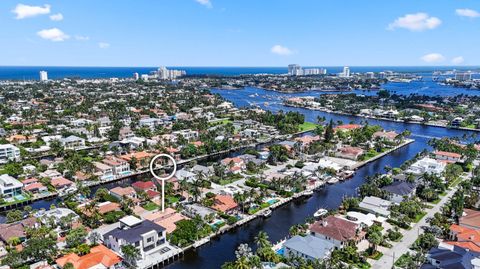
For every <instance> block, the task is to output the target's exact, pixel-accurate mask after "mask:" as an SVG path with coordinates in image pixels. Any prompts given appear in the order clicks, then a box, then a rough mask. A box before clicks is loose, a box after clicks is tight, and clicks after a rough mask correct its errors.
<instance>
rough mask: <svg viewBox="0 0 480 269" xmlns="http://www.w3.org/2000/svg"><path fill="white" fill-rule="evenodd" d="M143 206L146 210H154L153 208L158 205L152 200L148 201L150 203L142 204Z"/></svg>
mask: <svg viewBox="0 0 480 269" xmlns="http://www.w3.org/2000/svg"><path fill="white" fill-rule="evenodd" d="M143 208H145V209H146V210H148V211H153V210H155V209H157V208H158V205H156V204H155V203H153V202H150V203H148V204H146V205H144V206H143Z"/></svg>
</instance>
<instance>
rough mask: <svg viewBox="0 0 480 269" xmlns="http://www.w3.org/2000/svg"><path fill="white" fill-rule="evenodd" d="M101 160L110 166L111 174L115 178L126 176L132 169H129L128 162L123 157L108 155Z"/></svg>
mask: <svg viewBox="0 0 480 269" xmlns="http://www.w3.org/2000/svg"><path fill="white" fill-rule="evenodd" d="M102 162H103V163H104V164H106V165H108V166H110V167H112V170H113V175H114V176H115V178H119V177H122V176H127V175H130V174H131V173H132V171H130V164H129V163H128V162H127V161H125V160H124V159H120V158H117V157H114V156H108V157H106V158H105V159H103V160H102Z"/></svg>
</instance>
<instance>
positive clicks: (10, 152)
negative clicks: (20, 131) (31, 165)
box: [0, 144, 21, 163]
mask: <svg viewBox="0 0 480 269" xmlns="http://www.w3.org/2000/svg"><path fill="white" fill-rule="evenodd" d="M20 159H21V158H20V149H19V148H17V147H16V146H14V145H12V144H5V145H0V163H7V162H8V161H20Z"/></svg>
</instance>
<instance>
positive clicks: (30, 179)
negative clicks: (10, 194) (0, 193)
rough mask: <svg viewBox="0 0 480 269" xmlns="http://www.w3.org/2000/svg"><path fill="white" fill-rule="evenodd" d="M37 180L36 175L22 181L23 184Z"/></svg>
mask: <svg viewBox="0 0 480 269" xmlns="http://www.w3.org/2000/svg"><path fill="white" fill-rule="evenodd" d="M35 182H38V179H37V178H36V177H31V178H27V179H24V180H23V181H22V183H23V185H28V184H31V183H35Z"/></svg>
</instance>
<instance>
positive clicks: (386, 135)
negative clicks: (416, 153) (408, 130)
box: [372, 131, 398, 142]
mask: <svg viewBox="0 0 480 269" xmlns="http://www.w3.org/2000/svg"><path fill="white" fill-rule="evenodd" d="M397 137H398V134H397V133H396V132H394V131H390V132H385V131H378V132H375V133H373V136H372V138H373V139H384V140H386V141H389V142H394V141H395V140H396V139H397Z"/></svg>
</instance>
